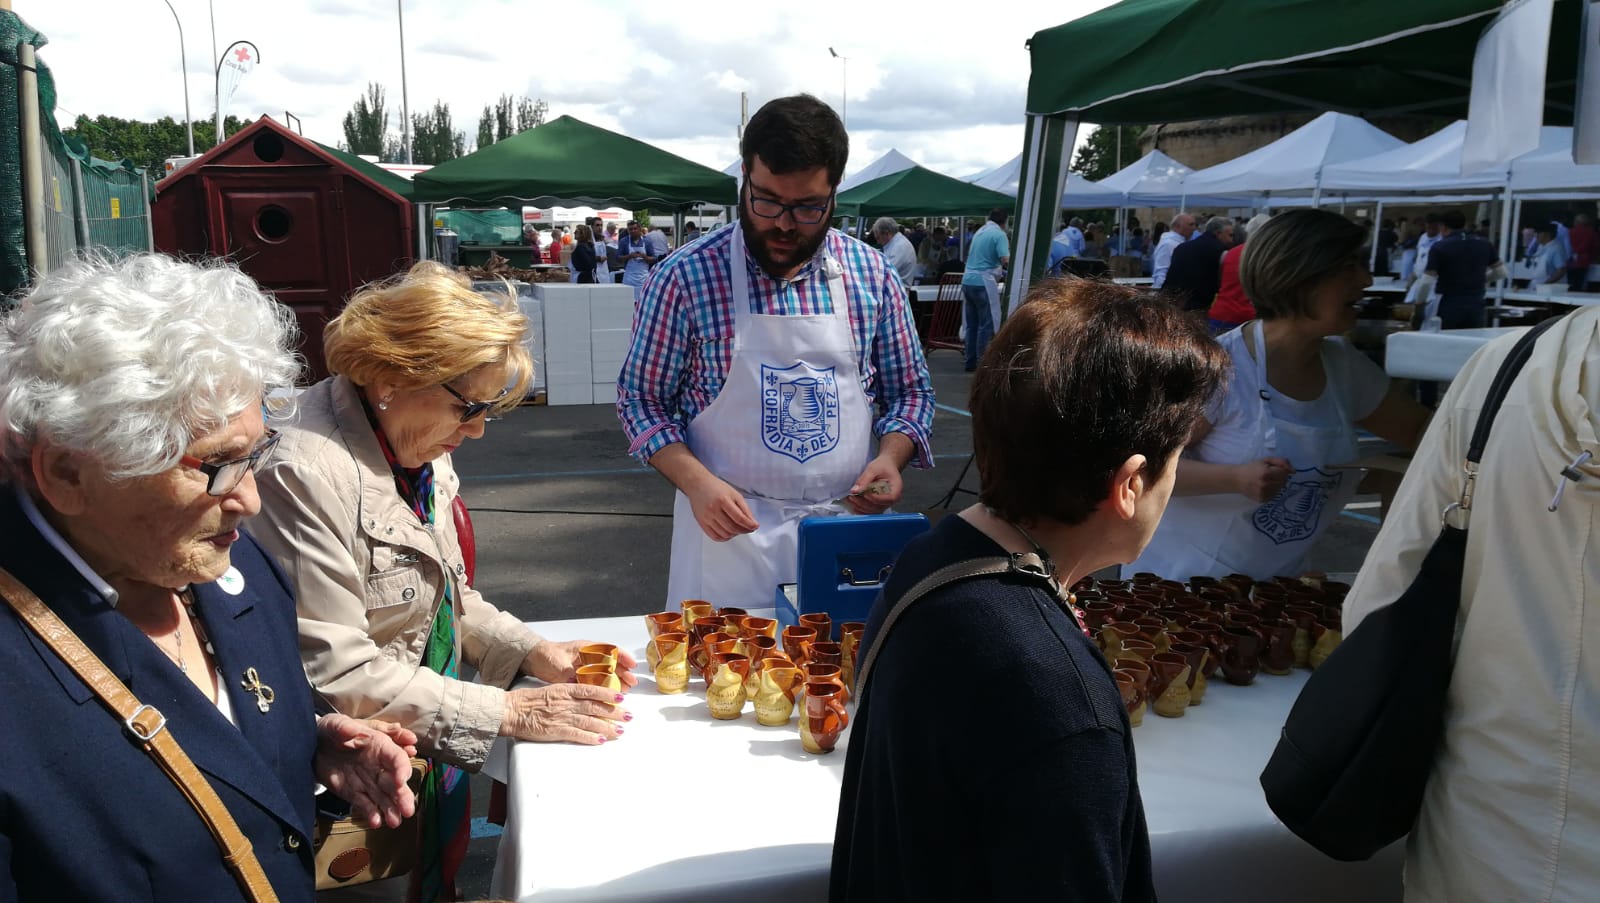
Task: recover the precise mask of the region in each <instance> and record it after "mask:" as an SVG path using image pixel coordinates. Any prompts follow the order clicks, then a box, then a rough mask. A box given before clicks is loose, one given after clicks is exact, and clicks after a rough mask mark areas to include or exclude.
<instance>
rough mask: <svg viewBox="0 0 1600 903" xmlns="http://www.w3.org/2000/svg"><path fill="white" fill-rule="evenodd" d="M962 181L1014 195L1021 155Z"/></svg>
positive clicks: (1019, 179)
mask: <svg viewBox="0 0 1600 903" xmlns="http://www.w3.org/2000/svg"><path fill="white" fill-rule="evenodd" d="M962 181H963V182H971V183H972V184H974V185H977V186H978V187H980V188H987V189H989V190H990V191H998V192H1000V193H1001V194H1009V195H1011V196H1012V197H1016V196H1017V185H1018V184H1020V183H1021V181H1022V155H1021V154H1017V155H1016V156H1015V157H1012V158H1011V160H1010V162H1007V163H1002V164H1000V165H999V166H996V167H995V168H993V169H986V170H984V171H983V172H979V173H973V174H972V175H970V176H967V177H966V178H965V179H962ZM1073 181H1076V180H1073Z"/></svg>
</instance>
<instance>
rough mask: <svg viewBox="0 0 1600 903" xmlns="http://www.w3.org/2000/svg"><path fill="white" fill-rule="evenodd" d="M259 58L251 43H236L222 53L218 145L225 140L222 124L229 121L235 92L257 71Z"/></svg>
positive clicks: (218, 70) (218, 76)
mask: <svg viewBox="0 0 1600 903" xmlns="http://www.w3.org/2000/svg"><path fill="white" fill-rule="evenodd" d="M258 56H259V53H258V52H257V51H256V45H254V44H252V43H250V42H249V41H234V42H233V43H232V44H229V45H228V49H227V50H224V51H223V52H222V58H221V59H219V60H217V110H216V114H217V144H221V143H222V140H223V134H222V124H223V122H225V121H227V118H228V104H229V103H230V102H231V101H232V100H233V92H234V91H236V90H238V88H239V82H240V81H242V80H243V79H244V77H245V76H246V75H249V74H250V73H251V72H253V71H255V68H256V62H257V57H258Z"/></svg>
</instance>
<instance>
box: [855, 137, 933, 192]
mask: <svg viewBox="0 0 1600 903" xmlns="http://www.w3.org/2000/svg"><path fill="white" fill-rule="evenodd" d="M916 165H917V161H915V160H913V159H911V158H910V157H907V156H906V155H905V154H902V153H900V152H899V151H897V150H895V149H894V148H890V149H889V152H888V153H886V154H884V155H883V156H881V157H879V158H878V159H876V160H874V161H872V162H871V163H868V164H867V167H866V168H865V169H863V170H861V171H859V172H857V173H855V174H853V175H848V176H845V177H844V179H842V180H841V181H840V182H839V192H840V193H841V194H842V193H844V192H846V191H849V190H850V189H852V188H854V187H856V186H857V185H861V184H863V183H866V182H870V181H872V180H873V179H881V178H883V177H884V176H888V175H893V174H895V173H897V172H900V171H901V170H906V169H910V168H911V167H913V166H916Z"/></svg>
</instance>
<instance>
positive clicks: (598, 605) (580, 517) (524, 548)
mask: <svg viewBox="0 0 1600 903" xmlns="http://www.w3.org/2000/svg"><path fill="white" fill-rule="evenodd" d="M928 366H929V371H930V373H931V374H932V377H933V385H934V392H935V395H936V398H937V401H938V409H937V414H936V415H935V417H934V424H933V452H934V459H935V467H934V468H933V469H930V470H919V469H916V468H907V470H906V473H905V494H904V497H903V499H902V501H901V504H900V505H899V506H898V510H901V511H922V510H928V509H931V508H934V507H935V506H936V504H937V503H939V501H940V500H941V499H942V498H943V497H945V496H946V494H947V493H948V492H949V491H950V489H951V487H952V486H953V485H955V483H956V479H957V477H958V475H959V474H960V472H961V469H962V465H963V464H965V463H966V461H967V459H968V456H969V455H970V454H971V452H972V429H971V420H970V419H969V417H968V416H967V413H966V411H967V399H968V392H969V389H970V386H971V382H972V376H971V374H969V373H965V372H963V370H962V356H961V354H960V353H959V352H955V351H945V350H940V351H934V352H933V353H932V354H931V355H930V356H929V359H928ZM627 450H628V443H627V440H626V439H625V438H624V437H623V434H622V428H621V426H620V425H619V424H618V422H617V416H616V410H615V408H614V407H613V406H612V405H582V406H571V407H547V406H542V405H528V406H524V407H522V408H519V409H517V410H516V411H513V412H512V413H511V414H510V415H509V416H507V417H506V418H505V419H504V420H502V421H500V422H498V423H494V424H490V426H489V428H488V430H487V432H486V434H485V436H484V438H482V439H480V440H477V441H475V442H468V443H467V444H465V445H463V446H462V447H461V448H460V449H459V450H458V451H457V452H456V454H455V456H454V461H455V466H456V469H457V471H459V472H460V474H461V478H462V489H461V492H462V495H463V497H464V498H465V500H466V503H467V505H468V507H469V508H470V509H471V511H472V521H473V526H474V529H475V531H476V534H477V543H478V567H477V581H476V584H475V585H476V586H477V588H478V589H479V591H480V592H482V593H483V595H484V597H485V598H486V599H488V600H489V601H490V602H491V603H493V604H494V605H496V606H498V607H500V608H501V609H504V610H506V611H510V612H512V613H514V614H516V615H517V616H518V617H520V618H523V619H524V620H529V621H547V620H558V619H564V618H602V617H616V616H623V615H640V614H644V613H646V612H650V611H659V610H661V609H662V608H663V607H664V605H665V603H666V591H667V566H668V559H669V553H670V547H671V540H672V501H673V491H672V487H671V486H670V485H669V484H668V483H667V482H666V480H664V479H663V478H661V477H660V476H659V475H657V474H656V473H655V472H654V471H653V470H650V469H648V468H645V467H643V466H642V465H640V464H639V463H638V462H637V461H634V460H633V459H632V458H630V457H628V454H627ZM1062 466H1063V467H1070V466H1072V456H1071V450H1070V449H1066V450H1063V453H1062ZM963 485H964V487H965V488H967V489H969V490H970V489H976V488H977V485H978V480H977V473H976V471H975V470H974V471H971V472H969V473H968V474H967V476H966V479H965V480H964V481H963ZM973 501H974V497H973V496H972V495H961V496H959V497H958V498H957V500H956V501H955V503H954V504H953V506H952V508H953V509H954V510H959V509H960V508H963V507H965V506H966V505H968V504H971V503H972V502H973ZM1377 515H1378V500H1377V496H1375V495H1369V496H1360V497H1358V498H1357V499H1356V501H1355V502H1354V503H1353V504H1352V506H1351V507H1350V508H1347V509H1346V511H1345V512H1344V514H1343V516H1341V517H1339V518H1338V519H1337V520H1336V521H1335V522H1334V524H1333V526H1332V527H1331V529H1330V530H1329V531H1328V533H1327V535H1325V536H1324V537H1323V538H1322V540H1321V542H1320V543H1319V544H1318V546H1317V547H1316V549H1315V550H1314V551H1313V553H1312V555H1311V561H1310V567H1311V569H1312V570H1320V571H1325V572H1327V573H1329V574H1341V573H1345V574H1348V573H1352V572H1354V571H1356V570H1357V569H1358V568H1359V567H1360V566H1361V561H1362V558H1363V557H1365V555H1366V550H1367V547H1368V546H1369V545H1371V543H1372V539H1373V537H1374V536H1376V534H1377V530H1378V520H1377ZM556 639H578V637H557V638H556ZM593 639H604V638H603V637H595V638H593ZM488 788H489V782H488V781H487V779H485V778H483V777H481V776H479V777H476V778H474V780H473V810H474V815H475V816H477V817H478V819H479V820H478V821H477V822H475V832H474V835H475V839H474V840H473V842H472V844H471V847H470V851H469V854H468V861H467V863H466V866H465V868H464V871H463V874H462V876H461V887H462V889H463V891H464V892H465V893H466V895H467V896H466V899H469V900H473V899H479V898H482V897H486V896H487V895H488V889H489V881H490V873H491V870H492V863H493V860H494V852H495V845H496V843H497V837H496V836H495V834H496V830H495V829H494V828H493V827H492V826H488V825H486V824H484V823H483V822H482V821H481V819H482V816H483V815H484V814H485V810H486V806H487V800H488V796H489V794H488ZM551 829H552V830H561V829H562V827H561V826H560V825H552V826H551Z"/></svg>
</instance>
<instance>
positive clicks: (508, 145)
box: [412, 116, 738, 209]
mask: <svg viewBox="0 0 1600 903" xmlns="http://www.w3.org/2000/svg"><path fill="white" fill-rule="evenodd" d="M412 185H413V195H412V197H413V199H414V200H416V201H417V202H419V203H432V204H452V205H456V206H475V207H499V206H516V205H522V204H531V205H534V206H540V207H549V206H553V205H557V204H559V205H562V206H591V207H631V208H639V207H669V208H673V209H682V208H685V207H692V206H694V205H696V204H702V203H704V204H720V205H725V206H732V205H734V204H736V203H737V202H738V200H737V198H738V183H737V182H736V181H735V180H734V179H733V177H732V176H729V175H726V174H724V173H721V172H718V171H717V170H715V169H712V168H710V167H708V166H701V165H700V164H698V163H695V162H693V161H690V160H685V159H684V158H682V157H679V156H677V155H675V154H670V153H667V152H666V151H664V150H661V149H659V148H656V147H652V146H651V145H649V144H646V143H644V142H643V141H639V140H636V139H633V138H629V137H627V136H626V135H619V134H617V133H616V132H611V131H607V130H606V129H602V128H599V127H598V126H592V125H589V124H588V123H585V122H580V121H579V120H577V119H573V118H572V117H571V116H562V117H560V118H558V119H555V120H552V121H550V122H547V123H545V124H544V125H541V126H538V127H536V128H531V129H528V130H527V131H525V132H520V133H518V134H516V135H512V136H511V137H510V138H507V139H506V140H504V141H500V142H497V143H495V144H491V145H489V146H488V147H485V148H481V149H479V150H477V151H474V152H473V153H470V154H468V155H466V156H465V157H461V158H459V159H456V160H451V161H449V162H448V163H441V164H439V165H438V166H435V167H433V168H432V169H430V170H428V171H427V172H424V173H419V174H418V175H417V177H416V179H415V180H413V183H412Z"/></svg>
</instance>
